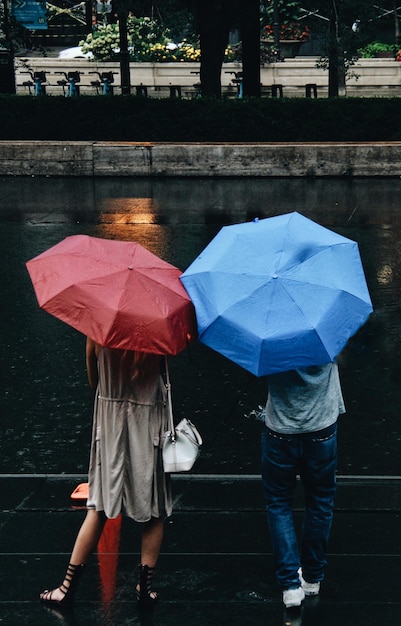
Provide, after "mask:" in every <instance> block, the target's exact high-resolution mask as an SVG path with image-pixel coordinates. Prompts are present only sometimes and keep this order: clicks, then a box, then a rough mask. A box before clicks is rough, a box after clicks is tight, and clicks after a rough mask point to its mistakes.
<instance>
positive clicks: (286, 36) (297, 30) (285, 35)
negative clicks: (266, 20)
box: [265, 22, 309, 42]
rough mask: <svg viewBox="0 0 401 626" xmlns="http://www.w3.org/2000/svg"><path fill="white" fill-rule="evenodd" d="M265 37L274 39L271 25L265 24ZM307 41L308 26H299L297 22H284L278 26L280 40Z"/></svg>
mask: <svg viewBox="0 0 401 626" xmlns="http://www.w3.org/2000/svg"><path fill="white" fill-rule="evenodd" d="M265 35H266V37H267V38H269V39H272V38H273V37H274V28H273V26H272V24H266V26H265ZM291 39H293V40H295V41H301V42H303V41H308V39H309V26H307V25H306V24H305V26H301V25H300V24H299V22H286V23H284V24H281V26H280V40H283V41H284V40H291Z"/></svg>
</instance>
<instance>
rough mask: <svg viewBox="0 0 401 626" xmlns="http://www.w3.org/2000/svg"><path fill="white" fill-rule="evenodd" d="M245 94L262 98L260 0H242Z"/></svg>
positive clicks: (241, 17)
mask: <svg viewBox="0 0 401 626" xmlns="http://www.w3.org/2000/svg"><path fill="white" fill-rule="evenodd" d="M240 20H241V21H240V24H241V39H242V70H243V95H244V96H255V97H256V98H260V8H259V0H245V1H243V2H241V7H240Z"/></svg>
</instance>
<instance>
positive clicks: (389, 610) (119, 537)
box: [0, 474, 401, 626]
mask: <svg viewBox="0 0 401 626" xmlns="http://www.w3.org/2000/svg"><path fill="white" fill-rule="evenodd" d="M84 478H85V477H84V476H76V477H73V476H68V477H67V476H64V477H63V476H56V477H44V476H36V477H32V476H29V477H28V476H26V477H23V476H19V477H7V476H2V477H1V478H0V488H1V493H2V496H3V497H2V507H1V513H0V562H1V569H0V571H1V575H0V576H1V591H0V622H1V623H2V624H7V625H12V626H14V625H15V626H16V625H21V624H30V625H31V626H35V625H39V624H40V626H48V625H49V626H50V625H51V624H66V625H77V626H78V625H80V626H89V625H94V626H95V625H96V626H103V625H105V626H123V625H127V626H128V625H134V624H138V625H144V626H145V625H149V626H150V625H152V626H177V625H179V626H181V624H188V625H190V626H204V625H206V624H207V625H208V626H209V625H210V626H218V625H224V624H227V625H228V624H230V625H231V626H239V625H243V624H245V625H247V626H248V625H252V626H253V625H255V626H257V625H259V624H260V625H261V626H262V625H264V626H279V625H284V624H288V625H289V624H292V625H293V626H300V625H301V624H302V626H312V625H314V626H339V624H341V625H342V626H362V625H363V626H368V625H371V626H377V625H378V624H383V625H390V624H400V623H401V596H400V593H399V571H400V568H401V546H400V540H399V527H400V515H401V510H400V502H401V498H400V495H401V493H400V492H401V481H400V480H399V479H393V480H392V481H390V480H388V479H387V480H378V479H376V480H371V479H370V480H368V479H365V480H361V479H350V478H340V479H339V488H338V496H337V504H336V512H335V517H334V524H333V531H332V537H331V541H330V549H329V555H328V567H327V573H326V581H325V582H324V583H323V585H322V590H321V594H320V597H319V598H307V599H306V600H305V603H304V606H303V608H302V610H298V609H292V610H289V611H285V610H284V608H283V605H282V603H281V596H280V591H279V589H278V588H277V586H276V584H275V580H274V576H273V563H272V555H271V547H270V542H269V537H268V533H267V527H266V520H265V512H264V509H263V500H262V491H261V484H260V480H259V477H252V476H233V475H231V476H224V475H220V476H215V477H211V476H199V475H196V474H194V475H191V476H190V477H184V476H181V477H177V478H176V479H175V480H174V496H175V507H174V508H175V511H174V514H173V516H172V518H171V519H170V521H169V523H167V525H166V533H165V540H164V545H163V549H162V552H161V555H160V560H159V566H158V569H157V574H156V575H155V581H154V582H155V585H154V586H155V588H156V589H157V590H158V592H159V595H160V602H159V603H158V605H157V607H156V609H155V610H154V612H151V613H140V612H139V611H138V608H137V606H136V601H135V595H134V581H135V577H134V571H135V565H136V563H137V562H138V546H139V530H138V525H136V524H134V523H133V522H131V521H130V520H126V519H124V520H123V522H122V525H121V527H120V528H119V527H118V526H117V527H115V526H111V527H110V528H107V526H106V533H107V538H108V546H110V547H108V548H107V547H106V548H101V549H100V550H99V551H98V553H97V554H95V555H93V557H92V558H91V560H90V561H89V563H88V565H87V568H86V571H85V573H84V577H83V579H82V581H81V585H80V587H79V590H78V592H77V597H76V602H75V608H74V611H73V612H67V613H60V612H59V611H54V610H49V609H46V608H45V607H43V606H42V605H41V604H40V603H39V602H38V600H37V595H38V593H39V592H40V591H41V590H43V589H44V588H47V587H48V586H51V585H54V584H56V583H57V584H58V583H59V581H60V580H61V578H62V576H63V574H64V569H65V566H66V563H67V562H68V554H69V551H70V549H71V545H72V542H73V540H74V538H75V534H76V532H77V530H78V528H79V525H80V523H81V521H82V517H83V515H84V512H83V511H82V510H79V509H75V510H74V509H73V508H72V507H71V502H70V498H69V496H70V493H71V492H72V490H73V489H74V488H75V487H76V485H77V484H79V483H80V482H81V481H82V479H84ZM301 506H302V492H301V491H299V493H298V494H297V498H296V504H295V511H296V512H295V518H296V522H297V525H298V526H299V524H300V519H301V512H300V511H301Z"/></svg>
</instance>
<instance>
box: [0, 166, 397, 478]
mask: <svg viewBox="0 0 401 626" xmlns="http://www.w3.org/2000/svg"><path fill="white" fill-rule="evenodd" d="M294 210H297V211H299V212H301V213H303V214H304V215H306V216H307V217H310V218H311V219H314V220H316V221H318V222H319V223H321V224H323V225H324V226H327V227H329V228H333V229H334V230H336V231H337V232H339V233H341V234H343V235H345V236H347V237H350V238H351V239H354V240H356V241H357V242H358V244H359V247H360V251H361V256H362V259H363V263H364V267H365V272H366V276H367V280H368V284H369V289H370V292H371V296H372V300H373V303H374V307H375V311H376V312H375V316H374V317H373V318H372V320H371V321H370V322H369V324H368V325H367V327H366V328H364V329H363V331H362V332H361V333H360V334H359V335H358V337H356V338H355V340H354V341H353V342H351V344H350V346H349V348H348V349H347V350H346V351H345V353H344V355H343V359H342V366H341V371H342V381H343V387H344V394H345V398H346V404H347V415H346V417H344V418H343V419H342V420H341V427H340V461H339V472H340V473H342V474H389V475H401V467H400V465H401V462H400V461H399V457H400V454H399V453H400V448H401V422H400V419H399V415H400V414H401V406H400V405H401V399H400V394H399V380H400V369H401V367H400V364H401V360H400V353H401V346H400V337H401V333H400V319H401V317H400V313H401V306H400V302H401V258H400V257H401V246H400V236H401V181H400V180H397V179H394V180H393V179H391V180H384V179H370V180H362V179H359V180H351V179H350V180H341V181H339V180H303V179H302V180H301V179H296V180H279V179H275V180H268V179H257V180H255V179H253V180H250V179H244V180H238V179H231V180H218V179H212V180H197V179H196V180H195V179H194V180H192V179H187V180H183V179H174V180H161V179H160V180H149V179H146V180H135V179H133V180H132V179H116V178H111V179H102V180H95V181H94V180H91V179H68V180H67V179H40V178H30V179H21V178H13V179H11V178H7V179H3V180H1V179H0V221H1V229H0V242H1V270H0V271H1V282H2V287H3V289H2V293H3V301H2V335H1V337H2V339H1V354H0V360H1V364H2V374H3V381H4V383H5V386H4V388H5V390H6V391H5V395H4V398H3V402H2V407H1V412H2V415H1V417H2V420H1V428H2V433H1V437H0V452H1V454H0V471H1V472H78V471H79V472H85V471H86V468H87V452H88V443H89V438H90V422H91V407H92V397H91V393H90V391H89V390H88V388H87V385H86V375H85V369H84V358H83V343H84V339H83V337H82V336H80V335H79V334H78V333H76V332H75V331H73V330H72V329H70V328H69V327H67V326H66V325H64V324H62V323H61V322H59V321H58V320H55V319H54V318H52V317H50V316H49V315H47V314H46V313H44V312H42V311H40V310H39V309H38V306H37V303H36V300H35V297H34V294H33V290H32V286H31V284H30V281H29V278H28V276H27V272H26V270H25V266H24V264H25V262H26V261H27V260H28V259H30V258H32V257H34V256H36V255H37V254H39V253H40V252H42V251H43V250H45V249H47V248H49V247H50V246H51V245H54V244H55V243H57V242H58V241H60V240H61V239H63V238H64V237H66V236H68V235H72V234H80V233H86V234H90V235H93V236H98V237H108V238H113V239H125V240H136V241H138V242H139V243H141V244H142V245H144V246H146V247H147V248H149V249H150V250H151V251H152V252H154V253H155V254H158V255H159V256H161V257H162V258H164V259H165V260H167V261H169V262H171V263H173V264H174V265H177V266H178V267H180V268H181V269H185V268H186V267H187V266H188V265H189V264H190V263H191V262H192V260H193V259H194V258H195V257H196V256H197V255H198V254H199V252H200V251H201V250H202V249H203V248H204V246H205V245H207V243H208V242H209V241H210V240H211V239H212V237H213V236H214V235H215V234H216V232H217V231H218V230H219V229H220V228H221V227H222V226H223V225H225V224H230V223H236V222H241V221H246V220H250V219H253V218H254V217H260V218H262V217H268V216H271V215H276V214H280V213H287V212H290V211H294ZM172 372H173V375H174V380H175V381H176V383H175V385H174V402H175V408H176V411H177V412H182V413H183V414H184V413H185V414H186V415H188V416H190V417H192V418H193V419H194V421H195V422H198V423H199V426H200V428H201V430H202V431H203V432H202V434H203V435H204V438H205V441H206V445H205V449H204V453H203V455H202V460H201V461H200V463H199V465H198V468H197V471H200V472H205V473H209V472H222V473H223V472H224V473H230V472H233V473H237V472H243V473H258V472H259V430H260V428H259V425H258V424H253V423H249V422H247V421H245V420H244V419H243V414H244V413H248V412H249V411H250V410H251V409H252V408H255V407H256V406H257V405H258V404H260V403H263V401H264V400H265V393H266V389H265V384H264V381H263V380H257V379H254V378H253V377H251V376H250V375H248V374H246V373H245V372H244V371H243V370H241V369H240V368H238V367H237V366H234V365H232V364H231V363H229V362H228V361H226V360H225V359H223V358H222V357H219V356H217V355H215V354H214V353H212V352H211V351H209V350H206V349H205V348H202V347H201V346H195V347H194V350H193V361H192V362H190V361H188V356H187V355H186V354H184V355H180V356H179V357H177V358H176V359H174V360H173V362H172Z"/></svg>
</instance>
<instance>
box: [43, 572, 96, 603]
mask: <svg viewBox="0 0 401 626" xmlns="http://www.w3.org/2000/svg"><path fill="white" fill-rule="evenodd" d="M84 567H85V565H83V564H81V565H73V564H72V563H69V565H68V567H67V571H66V574H65V578H64V580H63V582H62V583H61V585H60V587H56V589H53V590H52V591H49V590H48V589H46V590H45V591H43V593H41V594H40V597H39V599H40V601H41V602H43V604H47V605H49V606H50V605H53V606H68V605H70V604H71V603H72V601H73V599H74V594H75V591H76V588H77V585H78V583H79V580H80V578H81V576H82V572H83V570H84ZM65 583H67V584H65ZM57 589H59V590H60V591H61V593H62V594H63V597H62V598H61V600H55V599H53V597H52V596H53V593H54V592H55V591H56V590H57Z"/></svg>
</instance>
